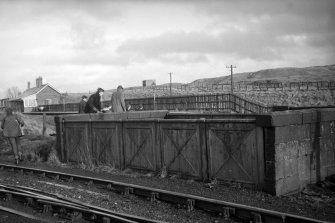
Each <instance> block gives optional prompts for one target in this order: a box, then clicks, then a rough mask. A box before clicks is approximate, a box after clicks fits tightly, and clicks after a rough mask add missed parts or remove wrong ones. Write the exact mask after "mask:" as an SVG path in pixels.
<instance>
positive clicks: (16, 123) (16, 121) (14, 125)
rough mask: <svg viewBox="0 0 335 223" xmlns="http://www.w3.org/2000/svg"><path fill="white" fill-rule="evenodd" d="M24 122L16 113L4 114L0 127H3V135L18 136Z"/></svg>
mask: <svg viewBox="0 0 335 223" xmlns="http://www.w3.org/2000/svg"><path fill="white" fill-rule="evenodd" d="M23 125H24V122H23V120H22V118H21V117H20V116H19V115H17V114H12V115H6V116H5V117H4V119H2V120H1V128H2V129H3V135H4V136H5V137H18V136H21V135H22V133H21V128H20V126H23Z"/></svg>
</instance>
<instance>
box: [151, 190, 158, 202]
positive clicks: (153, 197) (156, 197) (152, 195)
mask: <svg viewBox="0 0 335 223" xmlns="http://www.w3.org/2000/svg"><path fill="white" fill-rule="evenodd" d="M158 198H159V193H158V192H151V197H150V202H155V201H157V199H158Z"/></svg>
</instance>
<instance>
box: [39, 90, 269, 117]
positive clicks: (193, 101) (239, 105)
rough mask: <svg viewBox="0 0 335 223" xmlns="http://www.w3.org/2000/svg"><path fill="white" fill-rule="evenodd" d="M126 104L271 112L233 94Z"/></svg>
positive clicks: (58, 108)
mask: <svg viewBox="0 0 335 223" xmlns="http://www.w3.org/2000/svg"><path fill="white" fill-rule="evenodd" d="M125 101H126V104H129V105H131V107H132V108H133V109H134V110H139V109H138V108H141V109H140V110H184V111H185V110H203V111H220V112H225V111H226V112H230V111H233V112H237V113H266V112H269V111H271V107H267V106H264V105H261V104H258V103H254V102H251V101H248V100H246V99H243V98H242V97H239V96H237V95H235V94H230V93H227V94H202V95H187V96H172V97H157V98H154V97H151V98H132V99H126V100H125ZM110 104H111V102H110V101H103V102H102V105H103V107H108V106H110ZM78 106H79V104H78V103H69V104H54V105H45V106H44V111H47V112H71V111H72V112H73V111H78Z"/></svg>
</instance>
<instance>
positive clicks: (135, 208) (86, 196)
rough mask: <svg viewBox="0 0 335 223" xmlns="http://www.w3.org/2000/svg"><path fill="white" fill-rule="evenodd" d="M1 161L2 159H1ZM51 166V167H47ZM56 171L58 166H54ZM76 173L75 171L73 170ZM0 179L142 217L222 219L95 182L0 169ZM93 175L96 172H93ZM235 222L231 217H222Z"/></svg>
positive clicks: (172, 220)
mask: <svg viewBox="0 0 335 223" xmlns="http://www.w3.org/2000/svg"><path fill="white" fill-rule="evenodd" d="M2 163H3V162H2ZM29 166H30V167H39V168H46V166H40V165H38V166H35V165H29ZM48 169H52V170H55V168H50V167H49V168H48ZM58 171H59V169H58ZM75 173H76V174H80V172H79V171H75ZM0 176H1V179H0V183H2V184H10V185H20V186H27V187H32V188H35V189H39V190H42V191H44V192H48V193H54V194H61V195H63V196H65V197H68V198H71V199H76V200H79V201H82V202H85V203H89V204H92V205H95V206H99V207H103V208H108V209H110V210H113V211H117V212H120V213H127V214H132V215H138V216H142V217H146V218H151V219H156V220H160V221H166V222H185V223H191V222H199V223H205V222H217V223H218V222H223V218H222V217H220V216H219V215H214V214H213V215H209V214H207V213H205V212H203V211H200V210H196V211H187V210H186V209H184V208H181V207H177V206H176V205H172V204H167V203H164V202H160V201H155V202H150V201H149V200H147V199H144V198H138V197H137V196H134V195H128V196H125V195H122V194H119V193H114V192H110V191H107V190H104V189H99V188H96V187H95V186H89V185H83V184H79V183H77V182H64V181H59V180H58V181H55V180H53V179H49V178H42V177H39V176H35V175H34V176H30V175H26V174H25V175H22V174H20V173H15V174H13V172H7V171H1V172H0ZM95 177H97V176H95ZM224 222H235V221H224Z"/></svg>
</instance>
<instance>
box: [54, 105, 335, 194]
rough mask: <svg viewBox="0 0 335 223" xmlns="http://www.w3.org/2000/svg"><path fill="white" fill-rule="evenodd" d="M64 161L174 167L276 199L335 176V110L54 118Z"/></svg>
mask: <svg viewBox="0 0 335 223" xmlns="http://www.w3.org/2000/svg"><path fill="white" fill-rule="evenodd" d="M55 122H56V128H57V142H58V143H57V145H58V146H57V150H58V154H59V157H60V159H61V161H63V162H83V163H86V164H94V165H99V164H104V165H113V166H115V167H117V168H119V169H125V168H133V169H141V170H146V171H154V172H157V171H160V170H162V169H164V168H166V169H167V171H168V173H169V174H178V175H181V176H184V177H191V178H195V179H199V180H208V179H214V178H216V179H217V180H219V181H230V182H231V181H232V182H238V183H243V184H244V185H251V186H252V187H254V188H259V189H262V190H264V191H266V192H268V193H271V194H275V195H284V194H288V193H293V192H297V191H299V190H301V189H302V188H303V187H305V186H306V185H307V184H311V183H315V182H318V181H321V180H323V179H325V177H326V176H329V175H332V174H335V127H334V125H335V109H311V110H300V111H282V112H272V113H267V114H260V115H250V114H223V113H221V114H216V115H215V114H195V113H194V114H192V113H167V111H139V112H127V113H110V114H83V115H66V116H58V117H56V118H55Z"/></svg>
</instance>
